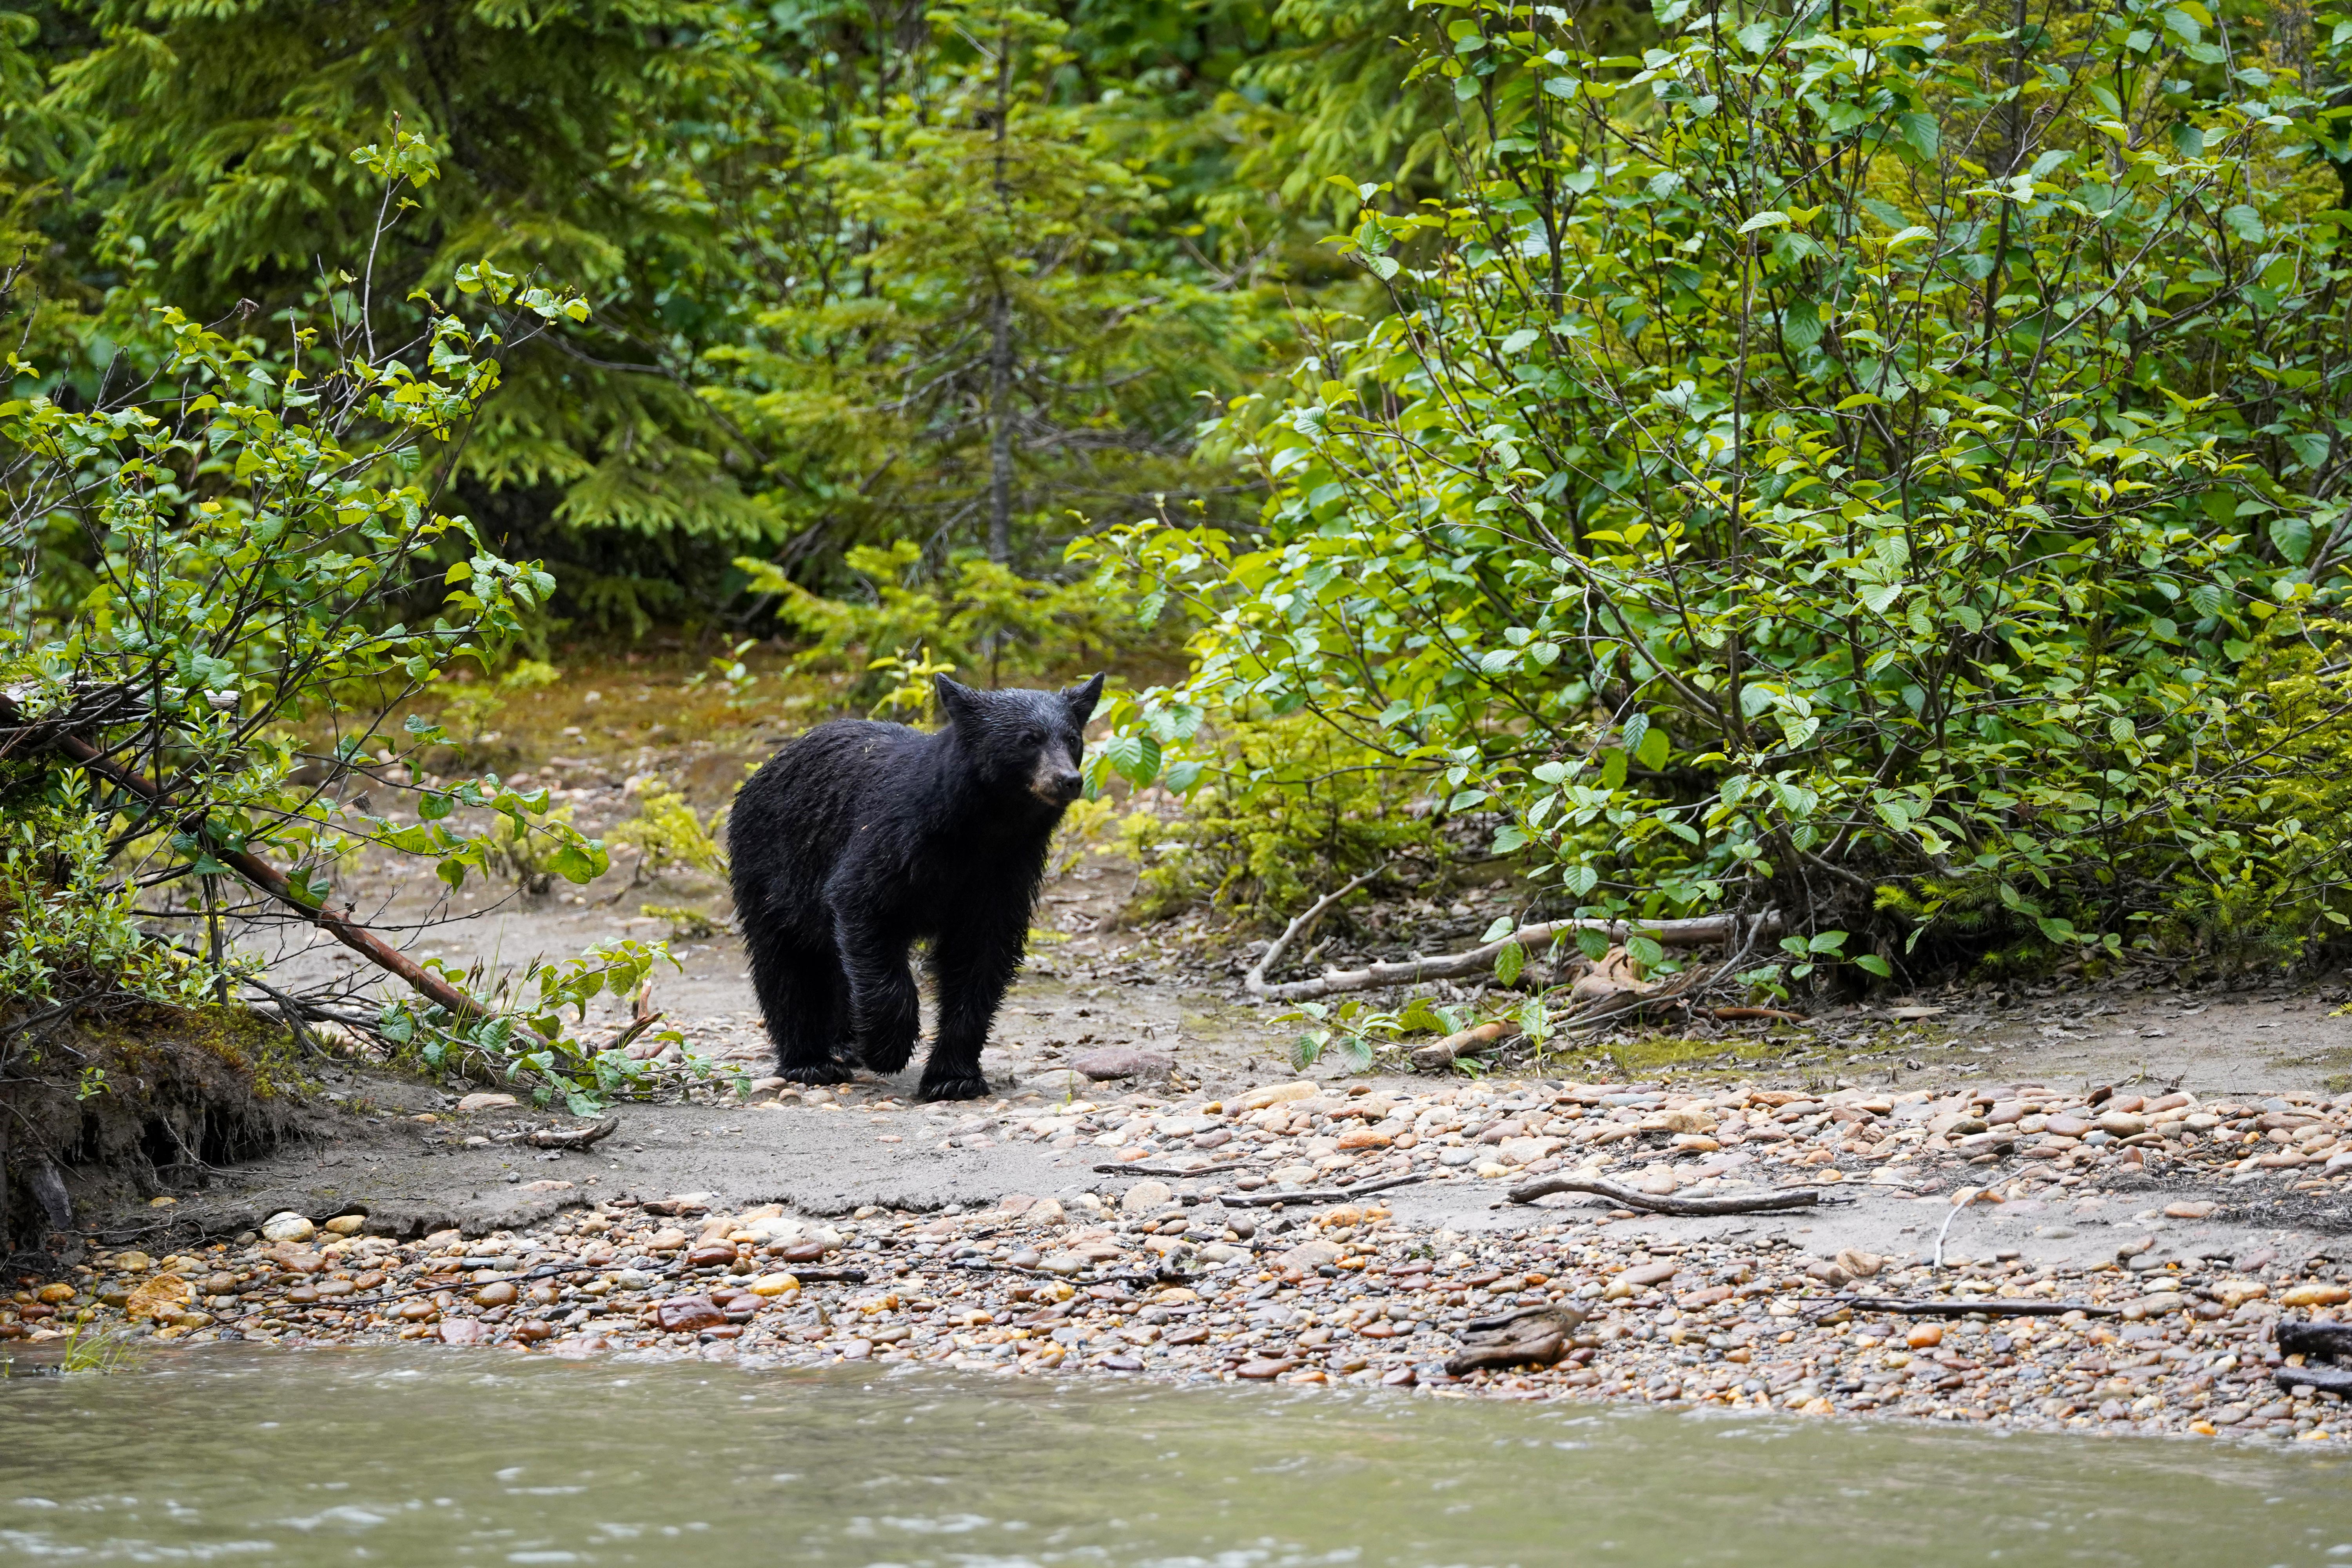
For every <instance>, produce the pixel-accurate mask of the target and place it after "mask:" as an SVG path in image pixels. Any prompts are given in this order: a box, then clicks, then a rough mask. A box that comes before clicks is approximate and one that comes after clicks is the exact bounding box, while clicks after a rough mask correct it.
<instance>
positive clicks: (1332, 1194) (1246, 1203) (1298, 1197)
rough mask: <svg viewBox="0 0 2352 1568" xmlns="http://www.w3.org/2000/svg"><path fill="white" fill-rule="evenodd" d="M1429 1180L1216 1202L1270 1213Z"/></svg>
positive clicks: (1385, 1179) (1394, 1179) (1230, 1196)
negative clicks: (1276, 1208) (1277, 1207)
mask: <svg viewBox="0 0 2352 1568" xmlns="http://www.w3.org/2000/svg"><path fill="white" fill-rule="evenodd" d="M1428 1179H1429V1178H1428V1177H1426V1176H1421V1175H1405V1176H1382V1177H1381V1178H1380V1179H1379V1180H1377V1181H1370V1182H1358V1183H1357V1184H1355V1185H1354V1186H1352V1187H1318V1188H1314V1189H1312V1190H1310V1191H1307V1192H1303V1193H1227V1194H1224V1195H1223V1197H1221V1198H1219V1199H1218V1200H1217V1201H1218V1202H1219V1203H1221V1204H1223V1205H1224V1206H1225V1207H1227V1208H1229V1209H1270V1208H1273V1207H1274V1206H1275V1205H1277V1204H1343V1203H1346V1202H1347V1201H1348V1200H1349V1198H1360V1197H1362V1196H1364V1195H1365V1194H1368V1193H1384V1192H1387V1191H1388V1190H1389V1189H1390V1188H1391V1187H1408V1186H1411V1185H1412V1184H1413V1183H1415V1182H1423V1181H1427V1180H1428Z"/></svg>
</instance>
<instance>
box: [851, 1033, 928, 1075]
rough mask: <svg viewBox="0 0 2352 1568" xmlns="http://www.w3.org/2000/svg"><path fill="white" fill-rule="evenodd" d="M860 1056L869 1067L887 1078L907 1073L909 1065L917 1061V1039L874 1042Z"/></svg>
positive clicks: (907, 1038)
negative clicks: (893, 1074) (899, 1073)
mask: <svg viewBox="0 0 2352 1568" xmlns="http://www.w3.org/2000/svg"><path fill="white" fill-rule="evenodd" d="M859 1055H860V1056H861V1057H863V1058H865V1061H866V1066H867V1067H869V1068H873V1069H874V1070H875V1071H876V1072H878V1073H880V1074H882V1075H883V1076H884V1077H886V1078H887V1077H888V1076H889V1075H890V1074H892V1073H898V1072H905V1071H906V1070H907V1064H908V1062H910V1061H913V1060H914V1059H915V1037H913V1036H912V1035H909V1036H908V1037H906V1038H905V1039H903V1040H877V1041H873V1042H870V1043H869V1044H867V1045H866V1047H865V1048H864V1049H863V1050H862V1051H860V1052H859Z"/></svg>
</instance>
